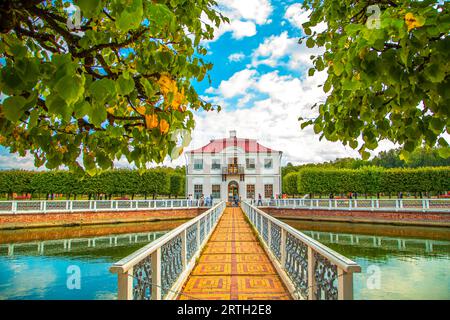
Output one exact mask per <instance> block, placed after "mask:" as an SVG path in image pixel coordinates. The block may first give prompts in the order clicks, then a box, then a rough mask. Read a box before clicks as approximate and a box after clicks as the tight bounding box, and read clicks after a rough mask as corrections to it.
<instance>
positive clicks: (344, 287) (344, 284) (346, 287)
mask: <svg viewBox="0 0 450 320" xmlns="http://www.w3.org/2000/svg"><path fill="white" fill-rule="evenodd" d="M338 300H353V273H352V272H345V271H344V270H343V269H341V268H338Z"/></svg>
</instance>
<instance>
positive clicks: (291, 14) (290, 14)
mask: <svg viewBox="0 0 450 320" xmlns="http://www.w3.org/2000/svg"><path fill="white" fill-rule="evenodd" d="M311 13H312V10H306V9H303V8H302V4H301V3H294V4H292V5H290V6H289V7H288V8H287V10H286V13H285V14H284V18H285V19H287V20H288V21H289V23H290V24H291V25H293V26H294V27H296V28H298V29H300V30H302V31H303V26H302V25H303V23H305V22H308V21H309V16H310V15H311ZM326 29H327V24H326V23H325V22H320V23H319V24H318V25H317V26H315V27H313V28H311V30H312V31H313V32H314V31H316V32H318V33H320V32H322V31H324V30H326Z"/></svg>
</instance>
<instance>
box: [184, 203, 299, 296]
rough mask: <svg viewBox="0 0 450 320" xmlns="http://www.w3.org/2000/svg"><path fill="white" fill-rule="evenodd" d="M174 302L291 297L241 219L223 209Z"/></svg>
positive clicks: (238, 213)
mask: <svg viewBox="0 0 450 320" xmlns="http://www.w3.org/2000/svg"><path fill="white" fill-rule="evenodd" d="M178 299H180V300H186V299H193V300H195V299H201V300H238V299H239V300H287V299H291V295H290V294H289V292H288V290H287V289H286V288H285V286H284V285H283V283H282V281H281V279H280V277H279V276H278V274H277V273H276V270H275V268H274V267H273V265H272V263H271V261H270V259H269V258H268V257H267V255H266V253H265V251H264V249H263V248H262V247H261V244H260V243H259V241H258V238H257V237H256V236H255V234H254V233H253V230H252V228H251V227H250V225H249V223H248V222H247V221H246V220H245V218H244V213H243V212H242V210H241V209H240V208H235V207H233V208H226V209H225V212H224V214H223V215H222V218H221V219H220V221H219V223H218V225H217V227H216V230H215V231H214V232H213V234H212V236H211V238H210V239H209V241H208V243H207V245H206V247H205V249H204V251H203V252H202V254H201V256H200V258H199V259H198V262H197V265H196V266H195V267H194V270H193V271H192V272H191V274H190V275H189V277H188V279H187V281H186V282H185V284H184V286H183V289H182V292H181V293H180V295H179V297H178Z"/></svg>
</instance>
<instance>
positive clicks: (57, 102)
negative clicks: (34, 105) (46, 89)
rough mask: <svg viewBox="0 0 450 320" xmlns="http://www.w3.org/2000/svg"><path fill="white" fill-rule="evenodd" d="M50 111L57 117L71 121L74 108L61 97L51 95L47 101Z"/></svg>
mask: <svg viewBox="0 0 450 320" xmlns="http://www.w3.org/2000/svg"><path fill="white" fill-rule="evenodd" d="M45 104H46V105H47V108H48V111H49V112H50V113H52V114H54V115H55V116H61V117H62V118H63V119H64V120H66V121H68V120H70V117H71V115H72V110H73V108H72V107H71V106H70V105H68V104H67V103H66V101H65V100H63V99H62V98H61V97H60V96H59V95H57V94H51V95H49V96H48V97H47V99H46V100H45Z"/></svg>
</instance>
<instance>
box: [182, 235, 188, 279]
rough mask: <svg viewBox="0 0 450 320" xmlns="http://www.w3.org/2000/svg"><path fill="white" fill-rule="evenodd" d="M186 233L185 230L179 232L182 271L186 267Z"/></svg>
mask: <svg viewBox="0 0 450 320" xmlns="http://www.w3.org/2000/svg"><path fill="white" fill-rule="evenodd" d="M186 252H187V232H186V229H184V230H183V232H181V262H182V263H183V270H185V269H186V266H187V254H186Z"/></svg>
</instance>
